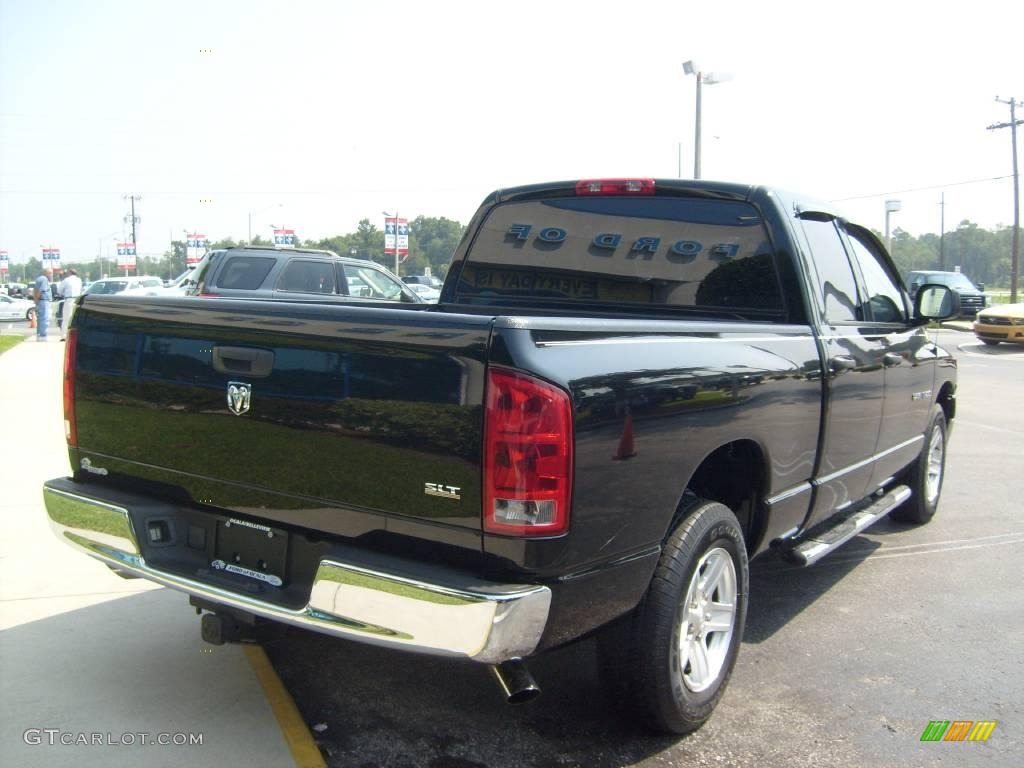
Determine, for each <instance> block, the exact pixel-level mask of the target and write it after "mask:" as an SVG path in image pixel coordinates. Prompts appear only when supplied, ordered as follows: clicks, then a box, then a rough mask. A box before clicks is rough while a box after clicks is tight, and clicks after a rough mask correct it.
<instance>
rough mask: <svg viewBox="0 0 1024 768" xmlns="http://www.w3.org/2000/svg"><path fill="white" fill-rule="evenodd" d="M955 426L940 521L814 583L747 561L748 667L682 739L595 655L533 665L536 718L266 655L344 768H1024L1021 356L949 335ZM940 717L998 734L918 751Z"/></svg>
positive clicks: (457, 695) (328, 645) (345, 654)
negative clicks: (623, 709) (634, 699)
mask: <svg viewBox="0 0 1024 768" xmlns="http://www.w3.org/2000/svg"><path fill="white" fill-rule="evenodd" d="M939 335H940V343H942V344H943V345H946V346H949V347H952V348H954V349H956V350H957V355H958V357H959V360H960V366H961V373H960V395H959V399H958V400H959V402H958V418H957V421H956V426H955V429H954V432H953V436H952V441H951V444H950V449H949V455H948V464H947V477H946V485H945V489H944V495H943V500H942V504H941V507H940V510H939V513H938V515H937V516H936V518H935V519H934V520H933V521H932V522H931V524H929V525H927V526H924V527H922V528H911V527H907V526H904V525H901V524H898V523H894V522H889V521H888V520H886V521H883V522H881V523H879V524H878V525H876V526H875V527H873V528H871V529H869V530H868V532H867V533H866V534H864V535H861V536H858V537H856V538H855V539H853V540H852V541H850V542H849V543H848V544H847V545H845V546H844V547H843V548H842V549H840V550H838V551H837V552H835V553H833V554H832V555H830V556H829V557H828V558H826V559H825V560H823V561H822V562H821V563H819V564H818V565H816V566H814V567H812V568H810V569H803V570H798V569H793V568H791V567H790V566H788V565H785V564H783V563H781V562H780V561H778V560H775V559H773V558H772V557H771V556H769V557H767V558H765V559H760V560H758V561H755V563H754V564H753V566H752V583H751V609H750V615H749V617H748V620H747V628H746V635H745V637H744V642H743V649H742V652H741V654H740V658H739V662H738V665H737V668H736V671H735V673H734V675H733V678H732V682H731V684H730V686H729V690H728V692H727V693H726V696H725V698H724V699H723V701H722V703H721V704H720V706H719V708H718V710H717V711H716V714H715V715H714V716H713V717H712V719H711V721H710V722H709V723H708V724H707V725H706V726H705V727H704V728H703V729H701V730H700V731H698V732H697V733H694V734H691V735H690V736H688V737H686V738H682V739H669V738H662V737H652V736H650V735H649V734H647V733H645V732H644V731H643V730H642V729H638V728H637V727H636V726H634V725H633V724H632V723H631V722H630V721H629V720H628V718H625V717H623V715H622V713H620V712H619V711H618V709H617V708H616V707H615V706H613V703H612V702H610V701H609V700H608V698H607V697H606V696H605V695H604V691H603V690H602V689H601V685H600V682H599V679H598V675H597V671H596V662H595V656H594V648H593V643H592V642H584V643H581V644H578V645H576V646H573V647H570V648H565V649H562V650H559V651H558V652H555V653H552V654H550V655H548V656H546V657H543V658H541V659H538V660H536V662H535V663H534V664H533V665H532V668H533V671H534V675H535V676H536V678H537V680H538V682H539V684H540V685H541V687H542V688H543V689H544V695H543V696H542V697H541V698H540V699H538V700H537V701H536V702H535V703H532V704H529V705H525V706H522V707H510V706H508V705H506V704H504V703H503V701H502V700H501V698H500V696H499V695H498V692H497V689H496V687H495V686H494V684H493V682H492V681H491V679H490V678H489V676H488V674H487V671H486V670H485V669H484V668H482V667H478V666H476V665H473V664H470V663H454V662H448V661H443V660H436V659H429V658H424V657H414V656H409V655H404V654H399V653H394V652H388V651H383V650H380V649H376V648H369V647H365V646H360V645H357V644H354V643H348V642H344V641H338V640H330V639H327V638H324V637H321V636H317V635H313V634H309V633H305V632H302V631H298V630H291V629H284V628H282V629H277V628H274V629H273V630H272V631H269V632H268V633H267V634H266V637H265V645H266V648H267V652H268V654H269V655H270V657H271V659H272V660H273V661H274V663H275V666H276V668H277V670H278V673H279V674H280V675H281V677H282V679H283V680H284V681H285V683H286V685H287V686H288V687H289V689H290V691H291V692H292V695H293V696H294V698H295V700H296V702H297V704H298V706H299V709H300V711H301V712H302V714H303V716H304V718H305V719H306V721H307V723H309V724H310V725H311V726H314V725H315V726H317V727H318V731H319V734H318V740H319V743H320V746H321V748H322V751H323V752H324V755H325V758H326V760H327V762H328V764H329V765H331V766H352V765H360V766H410V767H412V766H431V768H471V767H476V766H489V767H492V768H497V766H536V767H538V768H540V767H542V766H545V767H546V766H587V768H595V767H599V766H609V768H611V767H617V766H627V765H645V766H655V765H727V766H755V765H756V766H776V765H778V766H821V765H829V766H864V765H885V766H947V765H986V766H1006V765H1020V764H1022V763H1024V748H1022V740H1021V732H1022V728H1024V695H1022V694H1021V690H1022V689H1024V658H1022V654H1021V648H1024V591H1022V589H1021V585H1022V584H1024V561H1022V559H1021V557H1020V552H1021V548H1022V546H1024V522H1022V518H1021V516H1020V502H1021V495H1022V494H1021V490H1022V482H1021V468H1022V467H1024V410H1022V409H1021V408H1020V407H1019V404H1018V403H1017V402H1016V400H1015V398H1016V399H1017V400H1019V398H1020V397H1021V395H1022V394H1024V389H1022V387H1021V383H1020V382H1021V379H1022V377H1024V349H1021V348H1015V347H1012V346H1008V345H1000V346H999V347H995V348H988V347H984V346H983V345H981V344H980V343H978V342H977V341H976V340H975V339H974V337H973V336H972V335H970V334H967V333H962V332H956V331H940V332H939ZM932 720H950V721H955V720H973V721H978V720H995V721H997V725H996V728H995V730H994V731H993V733H992V735H991V737H990V738H989V740H988V741H987V742H985V743H979V742H935V743H933V742H922V741H921V740H920V739H921V736H922V734H923V732H924V730H925V728H926V727H927V725H928V723H929V722H930V721H932Z"/></svg>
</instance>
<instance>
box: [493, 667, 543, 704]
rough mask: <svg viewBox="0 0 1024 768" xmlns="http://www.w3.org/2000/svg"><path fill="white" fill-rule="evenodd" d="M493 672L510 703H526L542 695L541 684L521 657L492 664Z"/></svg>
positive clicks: (506, 699)
mask: <svg viewBox="0 0 1024 768" xmlns="http://www.w3.org/2000/svg"><path fill="white" fill-rule="evenodd" d="M491 672H492V673H493V674H494V679H495V680H497V681H498V686H499V687H500V688H501V692H502V693H503V694H504V696H505V701H507V702H508V703H509V704H526V703H527V702H530V701H533V700H534V699H536V698H537V697H538V696H540V686H539V685H537V681H536V680H534V679H533V675H531V674H530V670H528V669H527V668H526V665H525V664H524V663H523V662H522V660H521V659H512V660H511V661H505V662H502V663H501V664H492V665H491Z"/></svg>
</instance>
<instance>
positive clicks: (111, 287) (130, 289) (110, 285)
mask: <svg viewBox="0 0 1024 768" xmlns="http://www.w3.org/2000/svg"><path fill="white" fill-rule="evenodd" d="M162 285H163V281H162V280H161V279H160V278H159V277H105V278H103V279H102V280H97V281H95V282H94V283H91V284H90V285H89V287H88V288H86V289H85V291H84V293H85V294H86V295H87V296H93V295H97V294H111V293H123V294H125V295H127V296H132V295H143V296H144V295H146V292H147V291H149V290H151V289H153V288H157V287H160V286H162Z"/></svg>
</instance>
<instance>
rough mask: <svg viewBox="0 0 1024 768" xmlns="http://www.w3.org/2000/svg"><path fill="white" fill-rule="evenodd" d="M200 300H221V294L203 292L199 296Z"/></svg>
mask: <svg viewBox="0 0 1024 768" xmlns="http://www.w3.org/2000/svg"><path fill="white" fill-rule="evenodd" d="M199 298H201V299H219V298H220V294H219V293H208V292H207V291H203V292H202V293H200V294H199Z"/></svg>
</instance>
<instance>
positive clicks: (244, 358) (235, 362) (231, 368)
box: [213, 347, 274, 379]
mask: <svg viewBox="0 0 1024 768" xmlns="http://www.w3.org/2000/svg"><path fill="white" fill-rule="evenodd" d="M273 368H274V353H273V352H271V351H270V350H269V349H252V348H250V347H214V348H213V369H214V370H215V371H217V372H219V373H225V374H227V375H229V376H233V375H237V374H240V373H241V374H245V375H246V376H249V377H251V378H254V379H263V378H266V377H267V376H269V375H270V372H271V371H272V370H273Z"/></svg>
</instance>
